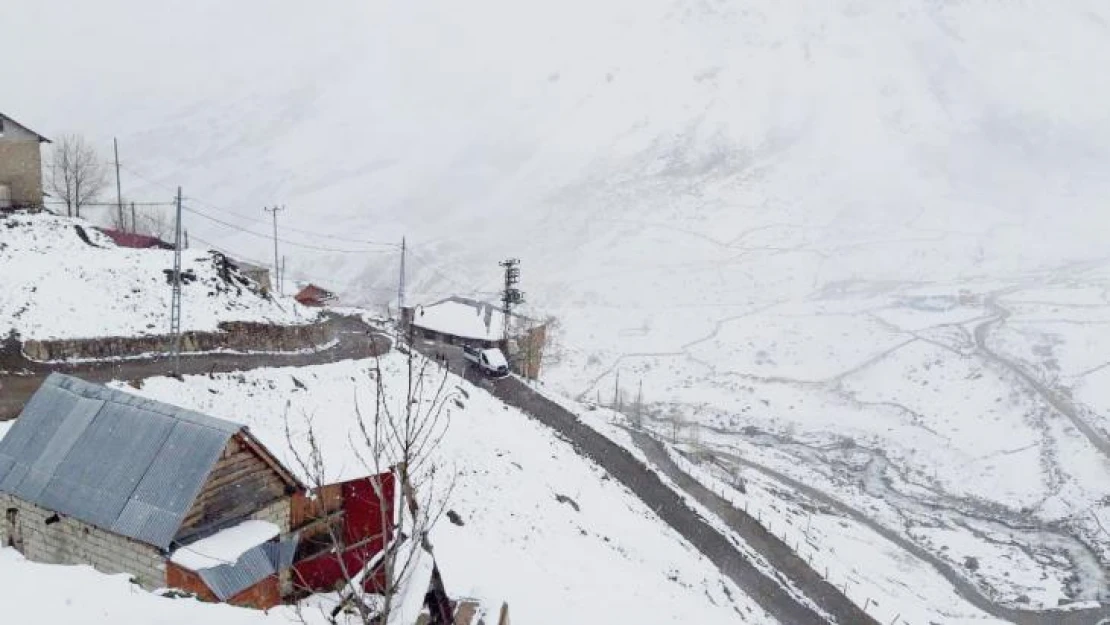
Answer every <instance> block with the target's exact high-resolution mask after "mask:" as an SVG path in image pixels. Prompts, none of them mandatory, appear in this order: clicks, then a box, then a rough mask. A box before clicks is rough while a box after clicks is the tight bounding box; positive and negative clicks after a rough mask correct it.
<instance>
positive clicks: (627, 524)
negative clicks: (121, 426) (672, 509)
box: [120, 353, 773, 625]
mask: <svg viewBox="0 0 1110 625" xmlns="http://www.w3.org/2000/svg"><path fill="white" fill-rule="evenodd" d="M373 370H374V363H373V362H372V361H348V362H341V363H337V364H332V365H321V366H314V367H305V368H280V369H264V370H256V371H252V372H245V373H242V374H217V375H215V376H212V377H208V376H189V377H186V378H185V379H184V381H177V380H175V379H172V378H154V379H149V380H146V381H145V382H144V383H143V386H142V388H141V389H138V390H136V389H133V388H131V387H130V386H126V385H121V386H120V388H122V389H124V390H128V391H130V392H137V393H139V394H142V395H145V396H147V397H150V398H154V399H159V400H162V401H170V402H173V403H175V404H178V405H182V406H186V407H189V408H192V409H196V410H200V411H202V412H205V413H207V414H212V415H214V416H218V417H222V418H226V419H231V420H234V421H239V422H242V423H245V424H247V425H248V426H249V427H250V428H251V432H252V433H254V434H255V435H256V436H258V437H259V439H260V440H261V441H262V442H263V443H265V444H266V445H267V446H268V447H269V448H270V449H272V450H274V451H275V452H276V453H277V455H278V456H279V457H281V458H282V459H284V460H285V461H286V463H287V465H288V466H290V467H294V470H296V468H295V467H297V466H298V464H297V462H296V461H295V459H294V458H293V456H292V453H293V452H292V451H291V449H290V447H289V445H290V443H289V441H290V440H292V441H294V444H297V445H300V446H301V449H300V453H302V456H307V451H308V447H307V446H308V443H307V436H304V435H305V434H306V433H307V427H308V424H310V423H311V425H312V426H313V430H314V432H315V434H316V436H318V437H319V444H320V446H321V449H322V453H323V457H324V461H325V464H326V465H327V471H328V476H329V477H330V478H333V479H344V478H352V477H356V476H358V475H364V474H365V473H366V471H367V469H366V468H365V467H364V465H363V462H362V461H361V460H360V457H359V454H360V453H361V454H362V457H363V458H364V457H365V450H364V449H363V450H361V451H355V448H354V447H353V446H352V442H351V441H352V440H357V439H358V436H359V435H358V432H357V429H356V428H357V425H356V422H355V406H356V403H359V404H361V406H362V409H363V410H368V409H369V408H370V407H371V406H372V405H373V397H374V388H373V386H372V382H371V377H370V376H371V372H372V371H373ZM381 370H382V378H383V380H385V383H386V387H385V388H386V389H387V393H388V394H389V397H390V398H391V401H392V399H396V398H397V397H401V398H402V399H401V401H403V394H402V395H400V396H396V395H395V394H396V393H397V389H403V388H404V385H405V359H404V357H402V356H400V355H399V354H396V353H391V354H390V355H389V356H387V357H385V358H383V359H382V361H381ZM428 375H429V376H431V375H433V374H432V373H431V372H429V373H428ZM434 375H437V376H438V375H439V374H438V373H436V374H434ZM448 384H449V386H448V389H449V390H451V391H452V392H454V393H455V394H456V397H455V399H456V400H457V402H458V403H456V402H455V400H452V401H451V402H449V403H448V406H449V418H450V423H449V426H448V428H447V430H446V435H445V437H444V438H443V441H442V443H441V445H440V446H439V447H438V448H437V449H436V450H435V451H434V453H433V454H432V455H431V456H430V458H429V462H430V463H434V464H435V465H436V466H437V475H438V476H439V479H438V480H437V482H438V483H440V484H444V483H446V482H447V477H448V476H449V477H453V479H454V487H453V490H451V492H450V495H449V496H448V500H447V502H448V503H447V508H448V509H450V510H452V511H453V512H454V513H456V514H457V515H458V518H459V524H455V523H453V522H451V521H449V520H448V519H447V518H446V517H445V518H443V519H441V521H440V522H439V523H438V524H437V526H436V527H435V529H434V531H433V533H432V542H433V544H434V546H435V550H436V556H437V559H438V561H439V565H440V567H441V569H442V571H443V575H444V581H445V582H446V584H447V588H448V590H449V592H451V593H452V594H453V595H456V596H473V597H478V598H480V599H481V600H482V601H483V603H484V605H485V606H486V607H489V608H493V609H496V608H497V607H499V606H500V604H501V602H502V601H507V602H508V604H509V606H510V610H511V614H512V618H513V622H517V621H519V622H522V623H536V624H543V623H551V624H553V625H554V624H558V623H605V622H634V623H695V622H696V623H722V624H724V623H737V622H742V623H770V622H773V619H770V618H769V617H768V616H767V615H766V614H765V613H763V611H762V610H761V609H760V608H759V607H758V606H757V605H756V604H755V603H754V602H753V601H752V600H750V599H749V598H747V597H746V596H744V594H743V593H742V592H741V591H740V590H739V589H737V588H736V587H735V585H733V584H732V583H731V582H730V581H729V580H728V579H727V578H724V577H723V576H721V574H720V573H719V572H718V571H717V569H716V568H715V567H714V566H713V564H712V563H710V562H709V561H708V560H706V559H705V558H704V557H703V556H701V555H700V554H699V553H698V552H697V551H696V550H694V548H693V547H691V546H690V545H689V544H687V543H685V542H684V541H683V540H682V539H681V538H679V537H678V536H677V534H675V533H674V532H673V531H672V530H671V529H670V528H669V527H668V526H667V525H666V524H664V523H663V522H662V521H661V520H659V519H658V517H656V516H655V515H654V514H653V513H652V512H651V510H649V509H648V508H647V507H646V506H645V505H644V504H643V503H642V502H641V501H639V500H638V499H637V498H636V497H635V496H634V495H632V494H631V493H629V492H628V491H627V490H626V489H624V488H623V487H622V486H619V485H618V484H616V483H615V482H614V481H613V480H611V479H610V478H608V477H607V476H606V475H605V473H604V472H603V471H601V470H600V469H599V468H598V467H597V466H596V465H594V464H593V463H592V462H590V461H587V460H585V459H583V458H582V457H581V456H579V455H577V454H576V453H575V451H574V450H573V448H572V447H571V446H570V445H569V444H568V443H566V442H565V441H562V440H560V439H559V438H558V437H557V436H555V435H554V434H553V433H552V432H551V431H549V430H547V429H546V428H544V427H543V426H542V425H540V424H538V423H537V422H535V421H533V420H531V419H529V418H528V417H526V416H524V415H523V414H521V413H520V412H519V411H517V410H515V409H510V408H508V407H506V406H505V405H504V404H502V403H501V402H499V401H498V400H496V399H494V398H493V397H492V396H490V395H489V394H488V393H487V392H486V391H484V390H481V389H479V388H477V387H474V386H471V385H470V384H469V383H467V382H465V381H463V380H461V379H459V378H457V377H455V376H454V375H452V376H450V378H449V382H448ZM455 389H461V392H459V391H456V390H455ZM421 399H422V401H423V402H424V403H425V404H426V403H429V402H431V400H432V394H431V393H425V394H424V395H423V396H422V398H421ZM286 416H288V423H289V427H290V430H291V434H292V436H287V434H286V431H285V427H286V423H287V421H286Z"/></svg>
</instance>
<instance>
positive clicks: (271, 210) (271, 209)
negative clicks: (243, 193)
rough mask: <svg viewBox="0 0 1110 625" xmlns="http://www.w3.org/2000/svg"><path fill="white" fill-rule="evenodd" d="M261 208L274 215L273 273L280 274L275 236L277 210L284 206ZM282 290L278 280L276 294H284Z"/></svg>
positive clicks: (283, 208)
mask: <svg viewBox="0 0 1110 625" xmlns="http://www.w3.org/2000/svg"><path fill="white" fill-rule="evenodd" d="M262 210H264V211H266V212H267V213H270V214H271V215H273V216H274V275H276V276H279V277H280V276H281V264H280V263H279V262H278V237H277V215H278V213H279V212H281V211H283V210H285V207H284V206H272V207H269V208H263V209H262ZM284 294H285V293H283V292H282V288H281V282H278V295H284Z"/></svg>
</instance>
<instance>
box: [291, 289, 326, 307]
mask: <svg viewBox="0 0 1110 625" xmlns="http://www.w3.org/2000/svg"><path fill="white" fill-rule="evenodd" d="M293 298H294V299H296V300H297V301H298V302H300V304H301V305H302V306H312V307H316V308H320V307H323V306H327V305H329V304H333V303H335V301H336V296H335V293H332V292H331V291H329V290H327V289H325V288H323V287H319V286H316V285H315V284H309V285H308V286H306V287H304V288H303V289H301V290H300V291H298V292H297V294H296V295H295V296H293Z"/></svg>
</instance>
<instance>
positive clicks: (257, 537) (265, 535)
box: [170, 520, 281, 571]
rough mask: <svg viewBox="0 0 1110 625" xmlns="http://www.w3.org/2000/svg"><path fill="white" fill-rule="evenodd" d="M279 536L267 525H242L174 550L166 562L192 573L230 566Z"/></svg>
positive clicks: (270, 524)
mask: <svg viewBox="0 0 1110 625" xmlns="http://www.w3.org/2000/svg"><path fill="white" fill-rule="evenodd" d="M280 534H281V529H280V528H279V527H278V526H277V525H274V524H273V523H270V522H269V521H257V520H250V521H243V522H242V523H240V524H238V525H233V526H232V527H229V528H226V529H223V530H220V531H219V532H216V533H215V534H212V535H211V536H209V537H207V538H202V539H200V540H198V541H196V542H193V543H190V544H188V545H183V546H181V547H178V548H177V550H176V551H174V552H173V555H172V556H171V557H170V561H171V562H173V563H174V564H177V565H180V566H183V567H185V568H187V569H189V570H192V571H201V570H204V569H210V568H214V567H217V566H220V565H221V564H234V563H235V561H236V560H238V559H239V557H240V556H242V555H243V554H244V553H246V552H248V551H250V550H251V548H253V547H257V546H258V545H261V544H262V543H264V542H267V541H269V540H270V539H272V538H275V537H277V536H278V535H280Z"/></svg>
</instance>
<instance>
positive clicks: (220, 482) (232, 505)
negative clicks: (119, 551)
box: [178, 435, 285, 538]
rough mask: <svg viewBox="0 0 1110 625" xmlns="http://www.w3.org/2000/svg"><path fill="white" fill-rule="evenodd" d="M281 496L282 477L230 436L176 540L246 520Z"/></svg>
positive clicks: (282, 488) (282, 494)
mask: <svg viewBox="0 0 1110 625" xmlns="http://www.w3.org/2000/svg"><path fill="white" fill-rule="evenodd" d="M284 496H285V482H284V481H283V480H282V478H281V476H280V475H279V474H278V473H277V472H276V471H274V469H273V468H272V467H271V466H270V465H268V464H266V462H264V461H263V460H262V459H261V458H259V457H258V455H257V454H256V453H255V452H254V451H253V450H252V449H251V448H250V447H249V446H247V445H246V444H245V443H244V442H243V441H242V440H240V438H239V436H238V435H236V436H233V437H232V438H231V440H229V441H228V442H227V446H226V447H224V451H223V453H222V454H221V455H220V459H219V461H218V462H217V463H216V466H215V467H214V468H213V469H212V473H211V474H209V476H208V481H207V482H205V484H204V487H203V488H202V489H201V491H200V494H199V495H197V498H196V500H195V501H194V502H193V507H192V508H190V510H189V513H188V514H187V515H185V521H184V523H183V524H182V526H181V529H180V530H179V531H178V537H179V538H181V537H185V536H188V535H190V534H193V533H196V532H197V531H198V530H201V529H203V528H206V527H209V526H212V525H215V524H218V523H222V522H225V521H233V520H236V519H240V518H244V517H247V516H249V515H250V514H251V513H253V512H255V511H257V510H258V509H260V508H263V507H265V506H266V505H268V504H270V503H273V502H274V501H276V500H277V499H280V498H282V497H284Z"/></svg>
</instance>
